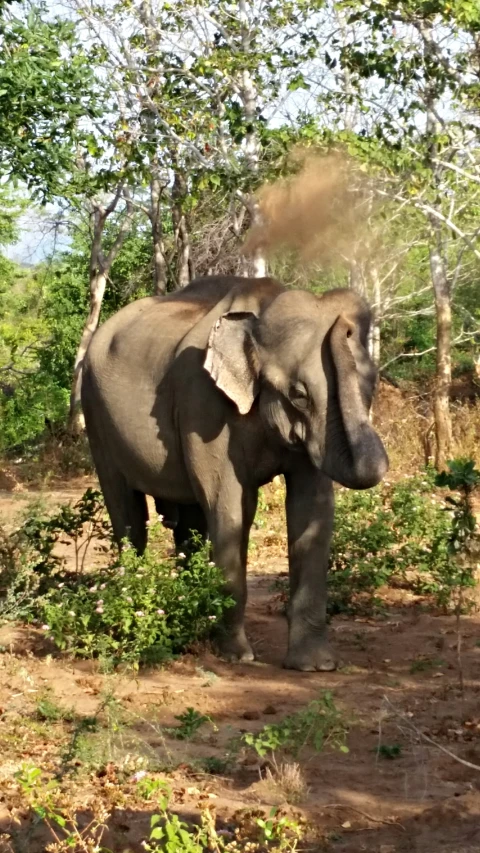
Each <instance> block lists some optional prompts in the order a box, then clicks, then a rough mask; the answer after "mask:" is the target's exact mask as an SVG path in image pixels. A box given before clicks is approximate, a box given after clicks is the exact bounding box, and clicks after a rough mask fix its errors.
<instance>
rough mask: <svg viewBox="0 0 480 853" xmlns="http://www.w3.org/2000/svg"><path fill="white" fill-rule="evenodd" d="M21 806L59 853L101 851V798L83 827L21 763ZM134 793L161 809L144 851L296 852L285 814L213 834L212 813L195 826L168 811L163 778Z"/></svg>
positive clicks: (295, 835)
mask: <svg viewBox="0 0 480 853" xmlns="http://www.w3.org/2000/svg"><path fill="white" fill-rule="evenodd" d="M15 781H16V783H17V785H18V787H19V789H20V792H21V795H22V798H23V801H24V805H27V806H28V807H29V808H31V809H32V811H33V813H34V814H35V816H36V818H37V820H39V821H41V822H42V823H43V824H44V825H46V827H47V828H48V829H49V830H50V832H51V833H52V835H53V836H54V837H55V839H56V842H55V850H57V851H58V853H68V851H70V850H78V851H85V853H86V851H98V853H101V851H105V853H107V848H106V847H103V846H102V844H101V842H102V837H103V835H104V833H105V831H106V829H107V822H108V820H109V818H110V816H111V815H110V812H109V810H107V809H106V808H105V806H104V805H103V803H102V802H101V799H95V798H94V799H92V800H91V801H89V809H90V810H91V811H92V815H91V819H90V820H89V821H88V822H87V823H86V825H85V822H83V825H82V824H81V822H80V821H79V818H78V815H77V813H78V803H74V802H73V798H72V797H71V796H70V795H69V793H68V790H67V791H65V790H63V789H62V787H61V785H60V782H59V781H58V780H56V779H51V778H48V776H47V775H46V774H45V773H44V772H43V771H42V770H41V769H40V768H39V767H37V766H36V765H34V764H27V763H25V764H23V765H22V767H21V769H20V770H19V771H17V772H16V773H15ZM137 794H138V795H139V796H140V797H141V798H143V799H145V800H147V801H150V802H152V801H154V802H155V803H156V805H157V807H158V809H159V811H158V813H157V814H154V815H153V816H152V817H151V820H150V833H149V838H148V840H147V839H144V840H143V841H142V845H141V846H142V847H143V849H145V850H147V851H150V853H160V851H162V853H204V851H205V850H215V851H216V853H227V851H232V850H235V851H237V853H249V851H252V850H255V851H256V853H269V851H271V853H294V851H295V850H297V845H298V842H299V840H300V839H301V838H302V835H303V829H302V827H301V825H300V822H298V821H295V820H293V819H292V818H291V817H289V816H288V815H286V814H285V813H284V812H283V811H281V810H279V809H276V808H273V809H271V810H270V812H269V813H268V814H265V812H264V811H263V810H262V809H257V810H255V811H244V812H236V813H235V815H234V816H233V818H232V819H231V820H230V821H229V824H228V829H217V826H216V822H215V815H214V812H213V810H211V809H210V808H208V807H205V806H203V807H202V812H201V816H200V824H199V825H190V824H188V823H187V822H186V821H183V820H181V819H180V818H179V817H178V815H176V814H175V813H174V812H173V811H172V807H171V801H172V789H171V787H170V785H169V784H168V782H166V781H165V780H163V779H159V778H156V777H152V776H148V775H144V776H143V778H142V779H141V780H140V781H139V782H137Z"/></svg>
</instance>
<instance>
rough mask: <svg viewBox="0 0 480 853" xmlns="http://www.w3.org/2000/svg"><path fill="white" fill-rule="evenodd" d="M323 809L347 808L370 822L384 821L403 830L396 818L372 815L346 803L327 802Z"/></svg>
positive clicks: (387, 824)
mask: <svg viewBox="0 0 480 853" xmlns="http://www.w3.org/2000/svg"><path fill="white" fill-rule="evenodd" d="M323 808H325V809H348V810H349V811H351V812H355V814H359V815H361V816H362V817H364V818H365V819H366V820H370V821H371V822H372V823H384V824H385V825H386V826H398V827H399V829H403V830H404V831H405V827H404V826H402V824H401V823H398V821H397V819H396V818H390V819H385V818H383V817H373V815H370V814H367V812H362V811H360V809H356V808H354V807H353V806H349V805H347V803H327V805H326V806H323Z"/></svg>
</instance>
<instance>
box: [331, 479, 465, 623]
mask: <svg viewBox="0 0 480 853" xmlns="http://www.w3.org/2000/svg"><path fill="white" fill-rule="evenodd" d="M434 476H435V475H434V472H433V471H431V470H427V471H426V472H425V473H424V474H423V475H420V476H417V477H405V478H404V479H403V480H401V481H399V482H398V483H395V484H393V485H389V484H385V483H384V484H382V485H381V486H377V487H376V488H375V489H371V490H369V491H366V492H355V491H350V490H347V489H340V490H339V491H338V492H337V497H336V512H335V529H334V535H333V541H332V550H331V558H330V573H329V612H330V613H331V614H333V613H338V612H349V611H350V610H352V608H356V607H358V606H359V602H361V601H362V599H363V602H364V604H366V606H368V607H371V606H372V603H374V601H375V591H376V590H377V589H378V588H379V587H381V586H383V585H384V584H388V583H395V584H396V585H397V586H399V585H400V586H407V587H410V588H412V587H413V588H415V589H420V587H422V588H425V584H426V583H427V580H428V578H430V577H432V576H433V573H435V572H436V571H438V570H441V567H443V566H445V564H446V562H447V560H448V537H449V534H450V530H451V524H452V522H451V517H450V515H449V514H448V513H446V512H445V501H444V499H443V497H442V496H441V495H440V494H439V493H438V491H437V490H436V489H435V483H434Z"/></svg>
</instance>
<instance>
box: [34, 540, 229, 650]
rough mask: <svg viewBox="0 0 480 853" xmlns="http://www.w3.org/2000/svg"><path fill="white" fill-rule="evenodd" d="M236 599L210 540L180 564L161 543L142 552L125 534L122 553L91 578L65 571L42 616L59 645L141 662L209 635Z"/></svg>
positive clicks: (46, 601)
mask: <svg viewBox="0 0 480 853" xmlns="http://www.w3.org/2000/svg"><path fill="white" fill-rule="evenodd" d="M232 604H233V601H232V599H230V598H228V597H227V596H226V595H225V592H224V579H223V575H222V573H221V571H220V570H219V569H218V568H217V566H215V564H214V563H212V562H211V561H210V558H209V553H208V548H207V547H205V546H204V547H202V548H201V550H199V551H197V552H196V553H194V554H193V555H192V556H191V557H190V558H189V559H188V561H187V560H185V566H184V567H182V569H181V570H180V569H179V567H178V566H177V563H176V560H175V559H173V558H168V557H164V556H162V555H161V553H159V551H158V550H157V549H156V548H155V547H154V546H151V547H149V548H148V549H147V550H146V551H145V553H144V554H143V556H141V557H139V556H138V555H137V554H136V553H135V551H134V550H133V548H131V547H130V546H129V545H128V543H127V542H126V543H124V550H123V551H122V554H121V556H120V558H119V561H118V562H117V563H115V564H113V565H110V566H108V567H107V568H105V569H102V570H101V571H99V572H97V573H96V574H95V575H90V576H89V578H88V582H86V579H85V578H82V580H81V582H79V581H78V579H77V578H73V579H71V578H69V577H68V576H67V575H64V577H63V578H62V582H61V583H57V584H56V586H55V587H54V588H53V589H51V590H50V592H49V593H48V594H47V596H46V597H45V600H44V603H43V607H42V618H43V619H44V621H45V626H44V627H45V630H46V631H48V634H49V636H51V637H52V638H53V640H54V642H55V644H56V645H57V646H58V647H59V648H60V649H65V650H67V651H68V652H70V653H71V654H74V655H77V656H81V657H92V656H101V657H103V658H107V659H110V660H112V661H113V662H114V663H118V662H120V661H123V662H128V663H130V664H134V665H136V664H138V663H139V662H153V661H161V660H164V659H165V658H168V657H169V656H171V655H172V654H174V653H177V652H181V651H183V650H184V649H185V648H186V647H187V646H189V645H191V644H192V643H194V642H196V641H197V640H201V639H204V638H206V637H207V636H208V635H209V634H210V633H211V630H212V627H213V626H214V625H215V624H216V623H217V622H218V621H219V620H220V618H221V616H222V613H223V611H224V609H225V608H226V607H229V606H231V605H232Z"/></svg>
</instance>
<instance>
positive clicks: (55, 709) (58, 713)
mask: <svg viewBox="0 0 480 853" xmlns="http://www.w3.org/2000/svg"><path fill="white" fill-rule="evenodd" d="M36 714H37V717H38V719H39V720H41V721H44V720H49V721H50V722H57V721H58V720H67V721H68V720H72V719H73V713H72V711H66V710H65V708H61V707H60V705H58V704H57V703H56V702H55V700H54V699H52V698H51V697H50V696H49V694H48V693H44V694H43V695H42V696H40V697H39V698H38V700H37V707H36Z"/></svg>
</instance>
